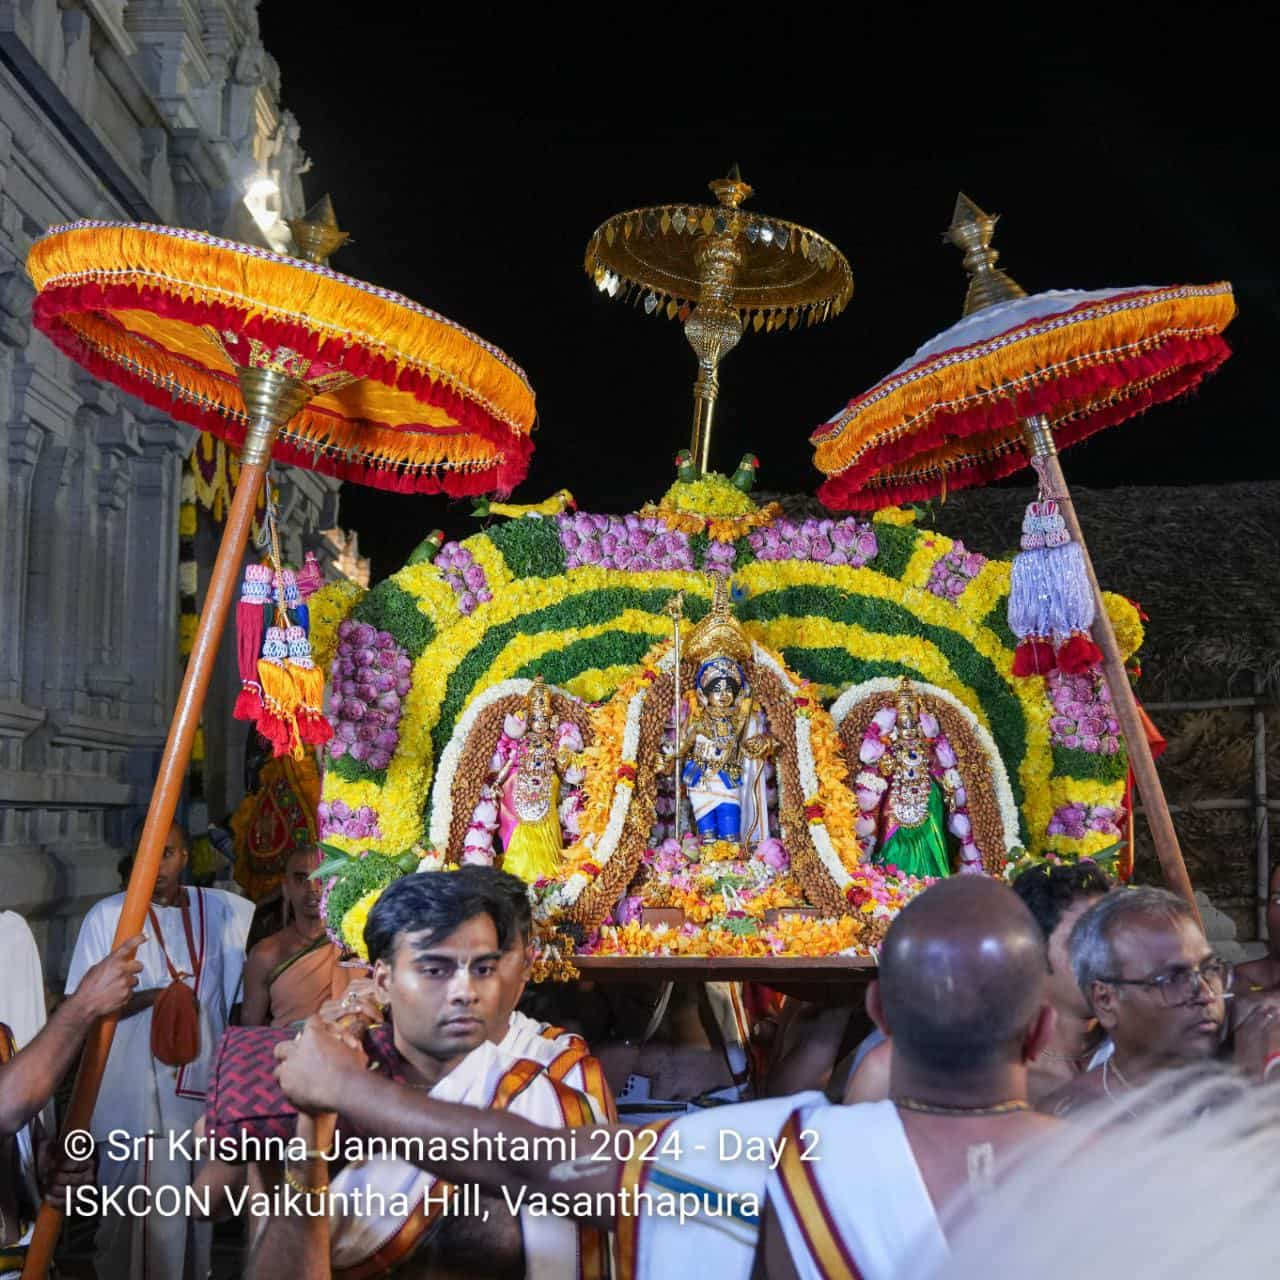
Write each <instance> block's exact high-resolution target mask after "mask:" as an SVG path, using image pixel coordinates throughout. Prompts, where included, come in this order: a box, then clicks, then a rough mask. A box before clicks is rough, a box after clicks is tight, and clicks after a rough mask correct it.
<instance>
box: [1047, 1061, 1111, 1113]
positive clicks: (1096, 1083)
mask: <svg viewBox="0 0 1280 1280" xmlns="http://www.w3.org/2000/svg"><path fill="white" fill-rule="evenodd" d="M1103 1096H1104V1095H1103V1080H1102V1067H1100V1066H1098V1067H1094V1068H1093V1070H1091V1071H1086V1072H1084V1073H1083V1074H1082V1075H1078V1076H1077V1077H1076V1078H1075V1079H1074V1080H1072V1081H1070V1082H1069V1083H1068V1084H1064V1085H1063V1086H1062V1088H1061V1089H1058V1090H1056V1091H1055V1092H1053V1093H1051V1094H1049V1096H1048V1097H1046V1098H1043V1099H1041V1101H1040V1105H1039V1107H1038V1108H1037V1110H1039V1111H1041V1112H1043V1113H1044V1114H1045V1115H1048V1116H1065V1115H1070V1113H1071V1112H1072V1111H1076V1110H1078V1109H1079V1108H1080V1107H1086V1106H1088V1105H1089V1104H1090V1103H1091V1102H1096V1101H1097V1100H1098V1099H1099V1098H1101V1097H1103Z"/></svg>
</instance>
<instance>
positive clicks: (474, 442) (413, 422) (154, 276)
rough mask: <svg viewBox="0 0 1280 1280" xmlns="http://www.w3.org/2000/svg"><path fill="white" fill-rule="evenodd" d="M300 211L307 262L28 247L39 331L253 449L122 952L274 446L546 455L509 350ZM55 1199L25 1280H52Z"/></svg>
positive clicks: (90, 1072) (156, 236) (85, 232)
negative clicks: (343, 261) (347, 270)
mask: <svg viewBox="0 0 1280 1280" xmlns="http://www.w3.org/2000/svg"><path fill="white" fill-rule="evenodd" d="M331 223H332V216H331V213H330V215H329V217H328V218H327V219H323V218H322V219H319V220H316V221H315V222H313V223H308V222H306V221H303V220H300V221H299V222H298V223H297V224H296V225H294V232H295V236H296V237H297V239H298V242H299V244H300V245H302V247H303V249H304V252H307V253H308V254H309V255H310V256H309V258H308V259H306V260H300V259H294V258H287V257H283V256H281V255H280V254H276V253H272V252H270V251H268V250H265V249H258V248H254V247H251V246H249V245H243V244H236V243H233V242H231V241H228V240H220V239H218V238H217V237H215V236H210V235H205V234H203V233H201V232H196V231H185V230H181V229H179V228H174V227H158V226H143V225H132V224H125V223H106V222H77V223H73V224H71V225H69V226H64V227H55V228H54V229H53V230H51V231H50V232H49V233H48V234H47V235H46V236H44V237H43V238H42V239H40V240H38V241H37V242H36V244H35V245H34V246H33V247H32V249H31V253H30V256H29V258H28V262H27V266H28V270H29V271H30V273H31V277H32V279H33V281H34V282H35V286H36V289H37V296H36V300H35V307H34V313H35V323H36V325H37V326H38V327H39V328H40V329H41V330H43V331H44V332H45V333H46V334H47V335H48V336H49V337H50V338H51V339H52V340H53V342H54V343H55V344H56V345H57V346H58V347H59V348H60V349H61V350H62V351H64V352H65V353H66V354H67V355H68V356H70V357H71V359H73V360H75V361H76V362H77V363H78V364H81V365H84V366H85V367H86V368H88V369H89V370H91V371H92V372H93V373H95V374H97V375H98V376H99V377H101V378H103V379H105V380H107V381H109V382H113V383H115V384H116V385H117V386H119V387H122V388H124V389H125V390H126V391H129V392H132V393H133V394H134V395H136V396H138V397H139V398H140V399H142V400H145V401H146V402H147V403H148V404H152V405H155V406H157V407H160V408H163V409H164V410H165V411H166V412H167V413H169V414H171V415H172V416H173V417H174V418H176V419H178V420H179V421H182V422H186V423H188V424H190V425H192V426H195V427H198V428H200V429H201V430H205V431H211V432H213V433H214V434H215V435H218V436H220V437H221V438H222V439H224V440H227V441H228V442H230V443H231V444H233V445H236V446H238V447H239V448H240V450H241V462H242V469H241V473H240V482H239V484H238V485H237V486H236V492H235V499H234V501H233V502H232V504H231V509H230V512H229V513H228V516H227V522H226V526H225V528H224V531H223V536H222V542H221V545H220V547H219V549H218V555H217V559H216V561H215V564H214V568H213V574H212V577H211V578H210V581H209V589H208V594H207V596H206V598H205V607H204V612H203V614H202V615H201V618H200V623H199V626H198V628H197V630H196V636H195V642H194V645H193V648H192V651H191V656H190V659H189V660H188V663H187V669H186V675H185V677H184V679H183V682H182V688H181V691H180V692H179V694H178V703H177V707H176V709H175V712H174V718H173V722H172V724H171V726H170V729H169V736H168V739H167V741H166V743H165V747H164V753H163V755H162V757H161V761H160V769H159V775H158V777H157V779H156V784H155V789H154V791H153V792H152V797H151V804H150V807H149V809H148V811H147V818H146V823H145V825H144V827H143V832H142V839H141V842H140V844H139V847H138V853H137V857H136V858H135V860H134V866H133V873H132V875H131V876H130V879H129V887H128V890H127V892H126V894H125V901H124V907H123V909H122V911H121V916H120V924H119V927H118V929H117V931H116V938H115V945H118V944H119V943H120V942H122V941H123V940H124V939H126V938H129V937H132V936H134V935H135V934H137V933H140V932H141V930H142V927H143V923H144V921H145V920H146V915H147V904H148V902H149V901H150V898H151V894H152V891H153V890H154V888H155V881H156V873H157V871H158V869H159V866H160V858H161V854H162V852H163V848H164V840H165V836H166V835H167V833H168V830H169V826H170V824H171V823H172V821H173V816H174V813H175V811H176V809H177V804H178V797H179V792H180V790H181V787H182V779H183V776H184V774H185V772H186V767H187V761H188V760H189V758H190V755H191V745H192V740H193V738H194V736H195V731H196V727H197V725H198V723H199V720H200V710H201V707H202V706H203V704H204V698H205V693H206V691H207V689H208V686H209V679H210V676H211V675H212V672H213V665H214V659H215V657H216V653H217V648H218V642H219V638H220V637H221V635H222V630H223V624H224V622H225V620H226V615H227V609H228V607H229V605H230V603H231V599H232V596H233V594H234V592H235V587H236V580H237V577H238V574H239V569H240V563H241V559H242V557H243V555H244V549H245V543H246V539H247V536H248V531H249V526H250V523H251V521H252V517H253V511H254V505H255V501H256V498H257V495H258V492H259V490H260V488H261V486H262V484H263V481H264V479H265V477H266V470H267V464H268V462H269V460H270V458H271V456H272V454H273V451H274V453H275V456H276V457H278V458H280V459H281V460H283V461H286V462H290V463H293V464H294V465H297V466H303V467H309V468H312V469H314V470H317V471H322V472H324V473H325V474H328V475H333V476H338V477H340V478H342V479H345V480H355V481H358V482H359V483H362V484H369V485H373V486H375V487H378V488H382V489H390V490H395V491H399V492H419V493H448V494H451V495H459V496H460V495H469V494H480V493H487V492H499V493H502V492H505V491H507V490H509V489H510V488H511V487H512V486H513V485H514V484H516V483H517V482H518V481H519V480H521V479H522V478H523V476H524V474H525V471H526V469H527V466H528V461H529V456H530V454H531V452H532V448H533V446H532V443H531V441H530V438H529V433H530V430H531V428H532V426H533V421H534V397H533V392H532V390H531V389H530V387H529V384H528V381H527V380H526V378H525V376H524V374H523V372H522V371H521V370H520V369H519V368H518V367H517V366H516V365H515V364H514V363H513V362H512V361H511V360H509V359H508V358H507V357H506V356H505V355H504V354H503V353H502V352H501V351H499V350H498V349H497V348H496V347H493V346H491V345H489V344H488V343H486V342H484V341H483V340H482V339H480V338H477V337H476V336H475V335H474V334H472V333H469V332H468V331H467V330H466V329H463V328H461V327H460V326H459V325H456V324H454V323H453V322H452V321H450V320H446V319H445V318H444V317H443V316H440V315H438V314H436V313H435V312H434V311H429V310H428V309H427V308H425V307H421V306H419V305H418V304H417V303H414V302H410V301H409V300H408V299H407V298H403V297H401V296H400V295H399V294H396V293H393V292H391V291H390V290H388V289H381V288H376V287H374V286H372V285H368V284H364V283H362V282H360V281H358V280H352V279H350V278H349V277H347V276H344V275H341V274H339V273H338V272H336V271H331V270H330V269H329V268H328V267H327V266H326V265H324V257H325V255H326V254H327V253H328V252H331V251H332V249H333V248H335V247H336V244H337V243H341V240H342V239H343V238H345V237H344V236H343V235H342V233H341V232H338V231H337V230H336V226H331V225H328V224H331ZM114 1034H115V1019H107V1020H105V1021H103V1022H102V1023H100V1024H98V1026H97V1027H96V1028H95V1029H94V1032H93V1034H92V1035H91V1036H90V1039H89V1042H88V1044H87V1046H86V1049H85V1053H84V1057H83V1059H82V1062H81V1067H80V1074H79V1076H78V1078H77V1080H76V1087H75V1091H74V1093H73V1095H72V1098H71V1103H70V1106H69V1108H68V1112H67V1119H66V1126H65V1129H66V1131H68V1132H69V1131H71V1130H74V1129H87V1128H88V1127H89V1121H90V1117H91V1116H92V1113H93V1106H94V1102H95V1101H96V1099H97V1094H98V1088H99V1085H100V1084H101V1081H102V1072H103V1069H104V1067H105V1066H106V1061H107V1055H108V1053H109V1051H110V1048H111V1041H112V1037H113V1036H114ZM59 1221H60V1212H59V1211H58V1210H57V1209H55V1208H53V1207H51V1206H50V1205H47V1204H46V1205H44V1206H42V1207H41V1210H40V1217H39V1221H38V1223H37V1226H36V1233H35V1236H34V1237H33V1240H32V1244H31V1248H30V1251H29V1253H28V1256H27V1262H26V1266H25V1267H24V1270H23V1275H24V1276H27V1277H43V1276H44V1275H45V1273H46V1270H47V1268H48V1265H49V1260H50V1258H51V1257H52V1253H53V1247H54V1244H55V1242H56V1239H57V1232H58V1224H59Z"/></svg>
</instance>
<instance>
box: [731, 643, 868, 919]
mask: <svg viewBox="0 0 1280 1280" xmlns="http://www.w3.org/2000/svg"><path fill="white" fill-rule="evenodd" d="M751 657H752V660H753V661H754V662H755V663H756V665H757V666H761V667H765V668H767V669H768V670H769V671H771V672H773V674H774V675H775V676H776V677H777V678H778V679H779V681H781V683H782V685H783V687H784V688H785V689H786V690H787V691H788V692H789V693H790V694H791V696H792V697H793V698H794V697H795V696H796V694H798V693H799V692H800V686H799V685H798V684H797V683H796V682H795V680H794V679H793V678H792V676H791V673H790V672H789V671H788V670H787V669H786V667H785V666H783V665H782V663H780V662H779V661H778V660H777V659H776V658H774V656H773V655H772V654H771V653H770V652H769V651H768V650H767V649H764V648H762V647H761V646H760V645H759V644H758V643H753V644H752V646H751ZM818 710H819V712H821V709H820V708H819V709H818ZM796 770H797V772H798V773H799V775H800V790H801V793H802V796H803V799H804V803H805V804H806V805H809V804H812V803H814V802H815V801H818V799H819V797H820V796H821V793H822V780H821V779H820V778H819V777H818V766H817V762H816V761H815V760H814V758H813V742H812V739H811V738H810V735H809V717H808V716H804V715H797V716H796ZM809 838H810V840H812V841H813V847H814V850H815V851H816V852H817V855H818V860H819V861H820V862H821V863H822V865H823V867H824V869H825V870H826V872H827V874H828V875H829V876H830V877H831V879H832V880H833V881H834V883H835V885H836V888H838V889H839V890H840V892H841V893H843V892H844V891H845V890H846V889H847V888H848V887H849V886H850V885H851V884H852V883H853V877H852V876H851V875H850V874H849V869H848V868H847V867H846V866H845V865H844V860H843V859H842V858H841V857H840V851H839V850H838V849H837V848H836V846H835V841H834V840H832V839H831V833H830V832H829V831H828V830H827V824H826V823H825V822H821V821H818V822H810V823H809Z"/></svg>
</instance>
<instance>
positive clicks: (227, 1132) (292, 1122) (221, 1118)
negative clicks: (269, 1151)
mask: <svg viewBox="0 0 1280 1280" xmlns="http://www.w3.org/2000/svg"><path fill="white" fill-rule="evenodd" d="M295 1034H296V1033H295V1032H294V1031H293V1029H292V1028H290V1027H280V1028H276V1027H228V1028H227V1030H226V1031H225V1032H224V1033H223V1036H222V1039H221V1040H220V1041H219V1042H218V1049H217V1053H216V1054H215V1055H214V1060H213V1075H212V1079H211V1080H210V1083H209V1102H208V1106H207V1107H206V1109H205V1115H204V1131H205V1136H206V1137H207V1138H216V1139H217V1140H218V1146H217V1148H216V1151H217V1155H218V1157H219V1159H223V1160H227V1157H228V1155H229V1154H234V1152H232V1151H231V1150H230V1148H231V1143H229V1142H228V1140H229V1139H233V1140H234V1141H235V1142H238V1143H240V1146H241V1151H240V1156H239V1161H240V1162H243V1161H245V1160H253V1159H254V1158H255V1157H254V1153H253V1149H254V1148H257V1149H259V1150H262V1149H263V1148H262V1144H263V1142H264V1140H270V1142H271V1144H272V1145H273V1146H274V1145H275V1143H277V1142H288V1141H289V1139H290V1138H292V1137H293V1136H294V1134H295V1132H296V1125H297V1120H298V1113H297V1111H296V1110H295V1109H294V1108H293V1107H292V1106H291V1105H290V1104H289V1102H288V1101H286V1099H285V1096H284V1094H283V1093H281V1091H280V1086H279V1084H277V1083H276V1077H275V1068H276V1059H275V1048H276V1045H278V1044H280V1043H281V1042H282V1041H284V1040H292V1039H293V1038H294V1035H295ZM364 1048H365V1052H366V1053H367V1054H368V1055H369V1060H370V1063H371V1065H376V1066H377V1069H378V1070H379V1071H380V1072H381V1073H382V1074H384V1075H385V1076H387V1078H388V1079H390V1080H397V1081H398V1080H403V1079H404V1061H403V1059H402V1058H401V1057H400V1054H399V1053H398V1052H397V1051H396V1047H395V1044H394V1042H393V1040H392V1032H391V1027H390V1026H389V1025H384V1026H380V1027H374V1028H373V1030H371V1031H369V1032H367V1033H366V1035H365V1038H364ZM338 1127H339V1128H340V1129H346V1130H353V1129H354V1126H352V1125H350V1124H347V1123H345V1122H344V1121H343V1120H342V1119H341V1117H339V1120H338ZM246 1139H248V1142H246V1141H245V1140H246ZM228 1163H235V1161H232V1160H228Z"/></svg>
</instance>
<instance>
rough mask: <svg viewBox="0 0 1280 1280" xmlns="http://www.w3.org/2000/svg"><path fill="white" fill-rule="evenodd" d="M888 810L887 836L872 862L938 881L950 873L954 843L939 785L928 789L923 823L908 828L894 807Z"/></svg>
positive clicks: (886, 821)
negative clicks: (895, 812)
mask: <svg viewBox="0 0 1280 1280" xmlns="http://www.w3.org/2000/svg"><path fill="white" fill-rule="evenodd" d="M885 811H886V812H885V836H884V839H883V840H881V841H880V842H879V843H878V844H877V845H876V849H875V852H874V853H872V855H871V861H872V862H873V863H875V864H876V865H878V866H886V865H890V866H895V867H897V868H898V870H899V871H904V872H906V873H907V874H908V875H912V876H930V877H935V878H936V877H939V876H949V875H950V874H951V840H950V838H949V837H948V835H947V814H946V808H945V806H944V804H943V800H942V787H941V786H939V785H938V783H936V782H933V783H931V785H930V787H929V800H928V803H927V805H926V806H925V812H924V818H923V821H921V822H918V823H915V824H913V825H910V826H908V825H906V824H904V823H900V822H899V821H898V819H897V817H896V816H895V815H894V806H893V805H892V804H886V805H885Z"/></svg>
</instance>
